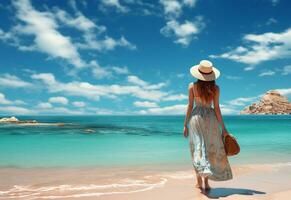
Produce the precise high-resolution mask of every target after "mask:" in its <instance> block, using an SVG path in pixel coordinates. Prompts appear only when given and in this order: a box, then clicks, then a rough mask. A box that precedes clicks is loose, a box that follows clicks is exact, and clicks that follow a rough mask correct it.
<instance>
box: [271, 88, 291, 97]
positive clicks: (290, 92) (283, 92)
mask: <svg viewBox="0 0 291 200" xmlns="http://www.w3.org/2000/svg"><path fill="white" fill-rule="evenodd" d="M275 90H276V91H278V92H279V93H280V94H281V95H283V96H290V95H291V88H282V89H275Z"/></svg>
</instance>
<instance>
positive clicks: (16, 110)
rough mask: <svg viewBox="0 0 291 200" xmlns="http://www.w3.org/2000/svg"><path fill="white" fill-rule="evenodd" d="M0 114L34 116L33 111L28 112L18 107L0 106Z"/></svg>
mask: <svg viewBox="0 0 291 200" xmlns="http://www.w3.org/2000/svg"><path fill="white" fill-rule="evenodd" d="M0 113H1V114H15V115H28V114H35V111H33V110H29V109H27V108H23V107H18V106H1V107H0Z"/></svg>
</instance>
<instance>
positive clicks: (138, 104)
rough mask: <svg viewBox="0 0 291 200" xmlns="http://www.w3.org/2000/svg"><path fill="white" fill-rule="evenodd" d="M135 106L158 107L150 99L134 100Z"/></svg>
mask: <svg viewBox="0 0 291 200" xmlns="http://www.w3.org/2000/svg"><path fill="white" fill-rule="evenodd" d="M133 105H135V106H136V107H145V108H153V107H158V105H157V103H155V102H150V101H135V102H134V103H133Z"/></svg>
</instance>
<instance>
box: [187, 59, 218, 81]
mask: <svg viewBox="0 0 291 200" xmlns="http://www.w3.org/2000/svg"><path fill="white" fill-rule="evenodd" d="M190 73H191V74H192V76H194V77H195V78H197V79H199V80H202V81H213V80H215V79H217V78H218V77H219V75H220V72H219V70H218V69H216V68H215V67H213V66H212V62H210V61H209V60H201V61H200V63H199V65H194V66H192V67H191V68H190Z"/></svg>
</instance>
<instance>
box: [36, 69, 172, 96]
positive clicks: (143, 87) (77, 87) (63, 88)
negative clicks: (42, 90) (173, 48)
mask: <svg viewBox="0 0 291 200" xmlns="http://www.w3.org/2000/svg"><path fill="white" fill-rule="evenodd" d="M31 78H33V79H35V80H40V81H42V82H43V84H44V85H45V86H46V88H47V89H48V91H49V92H51V93H61V94H64V95H69V96H79V97H85V98H88V99H90V100H96V101H97V100H99V99H100V97H106V98H111V99H115V98H117V96H120V95H131V96H134V97H136V98H140V99H146V100H152V101H163V100H165V99H166V100H167V101H169V100H171V99H167V96H171V95H175V94H171V93H169V92H164V91H161V90H159V89H160V88H161V87H163V86H164V85H165V83H158V84H149V83H147V82H145V81H143V80H141V79H139V78H138V77H135V78H133V79H132V78H130V79H131V81H132V80H134V81H132V82H131V83H132V84H133V85H118V84H112V85H94V84H91V83H88V82H78V81H73V82H68V83H63V82H59V81H57V80H56V79H55V77H54V75H53V74H50V73H42V74H33V75H32V76H31Z"/></svg>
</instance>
